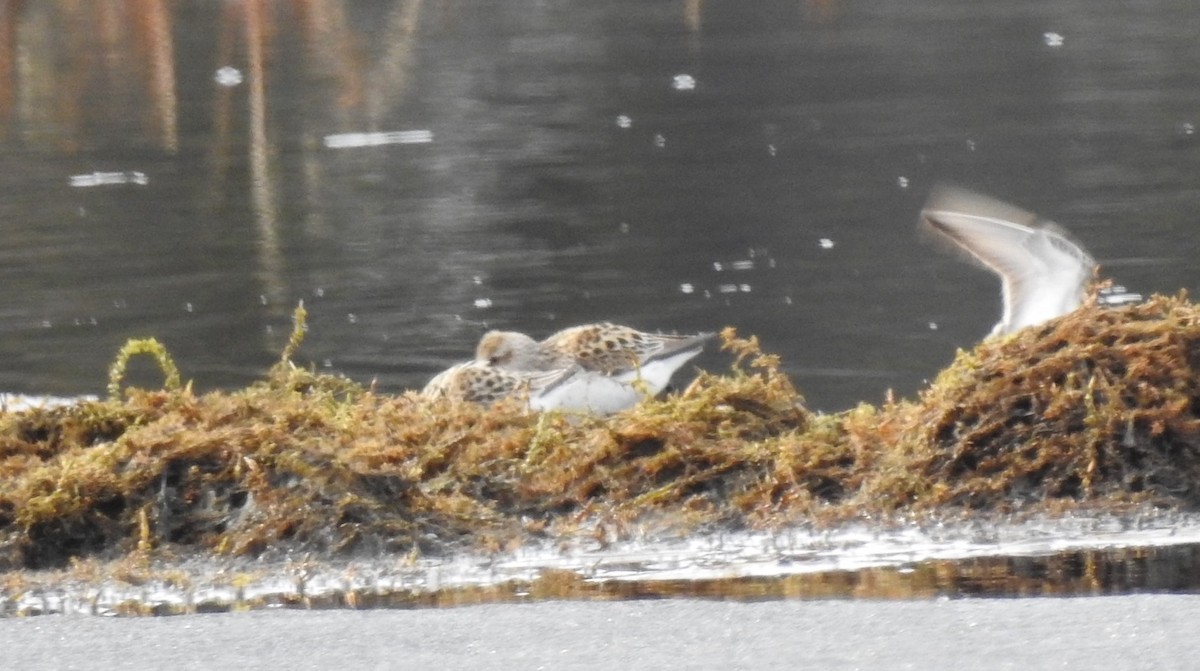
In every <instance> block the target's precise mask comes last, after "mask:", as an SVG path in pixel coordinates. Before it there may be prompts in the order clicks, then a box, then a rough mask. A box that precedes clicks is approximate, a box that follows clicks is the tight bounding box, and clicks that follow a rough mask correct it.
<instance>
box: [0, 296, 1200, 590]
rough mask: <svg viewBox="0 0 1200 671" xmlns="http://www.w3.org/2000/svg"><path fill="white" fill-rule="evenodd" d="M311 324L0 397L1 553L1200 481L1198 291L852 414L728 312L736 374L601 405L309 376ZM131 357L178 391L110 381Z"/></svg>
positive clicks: (1071, 499) (366, 538)
mask: <svg viewBox="0 0 1200 671" xmlns="http://www.w3.org/2000/svg"><path fill="white" fill-rule="evenodd" d="M303 322H304V314H303V311H302V308H301V310H299V311H298V312H297V319H296V324H297V326H296V329H295V332H294V333H293V338H292V341H291V342H290V343H289V345H288V348H287V349H286V350H285V353H284V356H283V357H282V359H281V360H280V361H279V363H277V364H276V365H275V366H274V367H272V369H271V370H270V371H269V372H268V374H267V375H266V378H265V379H264V380H263V381H261V382H259V383H257V384H255V385H253V386H251V387H249V388H247V389H244V390H240V391H236V392H211V393H208V394H203V395H197V394H196V393H194V392H193V390H192V389H191V387H190V385H184V384H181V383H180V382H179V376H178V372H177V371H176V370H175V364H174V362H173V361H171V359H170V357H169V355H168V354H167V353H166V351H165V349H163V348H162V347H161V346H160V345H158V344H157V343H153V342H152V341H135V342H134V343H131V344H130V345H127V347H126V349H125V350H123V351H122V353H121V354H120V355H119V356H118V358H117V364H114V366H113V373H112V383H111V385H110V397H109V398H107V399H106V400H103V401H95V402H82V403H78V404H76V405H73V406H69V407H63V408H54V409H31V410H25V411H22V412H10V413H2V414H0V569H13V568H43V567H55V566H61V565H64V564H65V563H66V562H68V561H69V560H71V559H72V558H79V557H90V558H98V559H114V558H119V557H130V556H151V555H153V556H165V557H170V556H174V555H182V554H195V553H197V552H202V553H210V554H217V555H233V556H252V557H263V558H268V559H269V558H272V557H281V556H283V554H284V553H289V552H296V551H303V552H315V553H320V554H321V555H324V556H335V555H340V554H350V553H379V552H392V553H409V554H412V553H418V554H419V553H445V552H450V551H453V550H455V549H459V548H471V549H476V550H478V549H502V548H507V547H511V546H513V545H515V544H517V543H520V542H523V541H526V540H528V539H530V538H540V539H550V540H553V539H568V538H578V537H580V536H581V535H582V536H585V537H590V538H595V539H596V540H598V541H600V542H602V543H603V542H607V541H609V540H612V539H615V538H621V537H625V536H627V535H630V534H634V533H644V532H646V531H650V532H680V531H689V530H703V529H711V528H721V529H738V528H748V527H749V528H771V527H779V526H783V525H788V524H796V523H812V524H825V523H833V522H836V521H840V520H847V519H851V518H861V517H867V516H869V517H872V518H878V517H879V516H881V515H888V514H892V513H903V514H905V515H909V514H944V513H945V512H947V511H950V512H954V511H983V512H994V511H1011V510H1016V509H1025V510H1035V509H1036V510H1042V511H1045V510H1055V509H1062V508H1064V507H1070V506H1079V505H1085V506H1096V507H1112V506H1122V505H1129V504H1131V503H1142V504H1144V503H1146V502H1150V503H1153V504H1157V505H1161V506H1170V507H1177V508H1193V507H1195V506H1196V504H1197V503H1198V502H1200V495H1198V492H1200V490H1198V489H1197V483H1200V470H1198V469H1200V443H1198V442H1197V441H1198V431H1200V418H1198V417H1197V409H1198V408H1200V402H1198V401H1197V399H1200V388H1198V384H1200V383H1198V380H1200V375H1198V371H1197V368H1196V366H1197V363H1198V357H1200V355H1198V354H1196V353H1197V352H1200V309H1198V308H1197V307H1196V306H1195V305H1193V304H1191V303H1190V302H1188V301H1187V300H1186V298H1185V297H1182V296H1180V297H1177V298H1162V297H1156V298H1154V299H1152V300H1150V301H1148V302H1147V303H1145V304H1143V305H1139V306H1132V307H1127V308H1121V309H1105V308H1101V307H1097V306H1086V307H1085V308H1083V309H1081V310H1079V311H1077V312H1075V313H1073V314H1071V315H1068V316H1066V317H1064V318H1061V319H1058V320H1055V321H1053V322H1051V323H1048V324H1046V325H1044V326H1042V327H1038V328H1034V329H1027V330H1025V331H1022V332H1020V333H1018V334H1015V335H1014V336H1011V337H1008V338H1004V339H997V340H989V341H986V342H984V343H982V344H980V345H979V346H978V347H976V348H975V349H974V350H972V351H970V352H961V353H960V354H959V356H958V358H957V359H956V361H955V362H954V363H953V364H952V365H951V366H950V367H949V368H947V369H946V370H945V371H943V373H942V374H941V375H940V376H939V377H938V379H937V380H936V381H935V382H934V383H933V384H932V385H930V387H929V388H928V389H927V390H926V391H925V392H924V393H923V394H922V395H921V397H920V398H919V399H917V400H916V401H903V402H888V403H886V404H884V405H883V406H881V407H873V406H869V405H862V406H859V407H857V408H854V409H851V410H849V411H847V412H844V413H840V414H836V415H818V414H814V413H812V412H810V411H808V410H807V409H806V408H805V406H804V399H803V398H802V396H801V395H800V394H799V393H798V392H797V390H796V389H795V388H794V387H793V386H792V384H791V382H790V381H789V380H788V378H787V376H786V375H784V374H783V373H782V372H780V369H779V361H778V359H777V357H774V356H771V355H767V354H763V353H762V352H761V351H760V350H759V348H758V344H757V342H756V340H755V339H754V338H750V339H741V338H739V337H738V336H737V334H736V333H734V331H733V330H732V329H727V330H726V332H725V333H723V334H722V335H723V338H724V342H725V348H726V349H727V350H729V351H730V352H731V353H732V354H733V355H734V357H735V362H734V365H733V367H732V369H731V371H730V372H728V373H726V374H722V375H716V374H710V373H701V374H700V375H699V377H698V378H697V379H696V381H695V382H694V383H693V384H692V385H691V386H690V387H689V388H688V389H687V390H686V391H684V392H683V393H681V394H678V395H674V396H669V397H667V398H664V399H661V400H652V401H647V402H645V403H643V404H641V405H639V406H638V407H636V408H634V409H631V410H629V411H626V412H623V413H619V414H617V415H615V416H612V417H608V418H596V417H583V416H573V415H566V414H561V413H544V414H535V413H530V412H528V411H526V410H525V409H524V408H523V407H521V406H520V405H519V404H518V403H516V402H512V403H507V404H505V403H502V404H499V405H497V406H494V407H491V408H484V407H480V406H475V405H469V404H458V403H451V402H448V401H429V400H426V399H422V398H420V397H419V396H418V395H417V394H415V393H411V392H410V393H406V394H403V395H398V396H391V395H382V394H377V393H375V392H374V391H372V390H370V389H366V388H363V387H362V386H360V385H358V384H356V383H354V382H352V381H350V380H347V379H345V378H342V377H337V376H329V375H318V374H315V373H314V372H312V371H310V370H305V369H303V368H298V367H296V366H295V365H293V363H292V361H291V359H292V357H293V356H294V353H295V351H296V349H297V348H298V347H299V345H300V340H301V339H302V336H303V332H304V325H303ZM137 354H149V355H151V356H153V357H154V358H155V359H156V361H157V362H158V363H159V366H160V367H161V368H162V369H163V373H164V377H165V378H166V380H167V382H166V383H165V385H164V389H161V390H150V391H148V390H141V389H129V390H126V391H125V392H124V394H123V395H122V394H121V393H120V385H121V376H122V375H123V373H122V371H123V369H124V365H125V362H126V361H127V359H128V358H129V357H130V356H134V355H137Z"/></svg>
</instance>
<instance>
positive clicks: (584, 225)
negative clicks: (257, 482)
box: [0, 0, 1200, 410]
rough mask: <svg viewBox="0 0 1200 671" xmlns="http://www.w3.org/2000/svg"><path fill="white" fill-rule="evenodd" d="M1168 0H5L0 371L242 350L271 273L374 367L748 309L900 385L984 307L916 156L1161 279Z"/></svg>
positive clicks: (1173, 173)
mask: <svg viewBox="0 0 1200 671" xmlns="http://www.w3.org/2000/svg"><path fill="white" fill-rule="evenodd" d="M1198 28H1200V9H1197V8H1196V7H1195V4H1194V3H1192V2H1188V1H1187V0H1159V1H1151V2H1146V3H1140V4H1139V5H1137V6H1136V7H1132V6H1128V5H1127V4H1125V3H1119V2H1113V1H1111V0H1101V4H1100V5H1099V6H1098V5H1096V4H1095V2H1082V1H1080V0H1066V1H1058V2H1044V1H1036V2H1035V1H1033V0H1030V1H1028V2H1006V3H1002V4H1000V5H995V4H993V5H992V6H987V7H975V6H971V7H966V6H964V5H962V4H961V3H959V2H954V1H953V0H914V1H913V2H905V3H900V4H897V3H892V2H882V1H871V2H856V3H848V2H836V1H833V0H821V1H818V0H811V1H809V2H795V1H794V0H761V1H759V2H755V3H752V4H747V3H743V2H735V1H732V0H725V1H707V2H705V1H703V0H683V1H680V2H658V3H645V2H641V1H639V0H617V1H612V2H604V3H594V2H580V1H575V0H570V1H566V2H558V3H542V2H533V1H521V0H496V1H483V0H471V1H470V2H465V1H453V0H442V1H436V2H435V1H431V2H420V1H419V0H397V1H395V2H373V3H346V2H335V1H332V0H330V1H326V2H319V1H315V0H314V1H310V2H300V3H263V4H262V5H259V4H255V3H242V2H225V3H211V2H202V1H199V0H183V1H180V2H172V3H167V2H161V1H151V2H148V3H82V4H81V3H69V2H53V1H49V2H38V3H23V4H12V3H10V4H8V5H5V6H4V7H3V8H2V9H0V168H2V169H0V240H3V245H0V280H2V281H3V286H4V287H5V289H6V290H5V291H4V292H3V294H2V295H0V336H2V337H0V360H2V361H4V365H3V366H2V367H0V390H4V391H10V392H24V393H50V394H61V395H73V394H83V393H97V392H99V391H100V390H101V389H102V388H103V384H104V381H105V369H106V366H107V364H108V362H109V360H110V358H111V356H112V355H113V353H114V352H115V350H116V349H117V347H118V346H119V345H120V343H122V342H123V341H124V340H126V339H127V338H132V337H145V336H155V337H158V338H160V339H162V340H163V341H164V342H165V343H166V344H167V345H168V347H169V348H170V349H171V351H172V352H173V353H174V354H175V356H176V358H177V359H178V361H179V363H180V366H181V368H182V370H183V373H184V375H185V377H190V378H192V379H194V380H195V382H196V385H197V388H199V389H202V390H203V389H212V388H233V387H237V386H239V385H244V384H246V383H247V382H249V381H251V380H253V379H255V378H256V377H257V376H259V375H260V374H261V372H262V371H263V369H264V368H265V367H266V366H268V365H269V364H270V362H271V361H272V360H273V359H274V358H275V357H276V356H277V355H278V351H279V350H280V348H281V346H282V342H283V338H284V337H285V335H286V332H287V330H288V327H289V315H290V311H291V309H292V308H293V307H294V306H295V304H296V303H297V301H299V300H304V301H305V304H306V305H307V306H308V308H309V309H310V311H311V327H312V330H311V333H310V336H309V338H308V341H307V343H306V345H305V348H304V349H303V350H302V353H301V358H307V360H310V361H312V362H314V363H315V364H316V365H317V366H319V367H321V368H323V369H328V370H331V371H340V372H343V373H345V374H347V375H349V376H350V377H352V378H354V379H356V380H359V381H361V382H364V383H367V382H370V381H372V380H376V381H377V384H378V386H379V388H380V389H381V390H383V391H387V392H399V391H401V390H403V389H406V388H413V387H419V386H420V385H422V384H423V383H424V382H425V381H426V380H427V379H428V378H429V377H430V376H431V375H433V374H434V373H435V372H437V371H438V370H440V369H442V368H444V367H446V366H447V365H449V364H451V363H453V362H455V361H458V360H461V359H464V358H467V357H468V356H469V354H470V352H471V351H472V349H473V345H474V342H475V341H476V339H477V338H478V337H479V335H480V334H481V333H482V332H483V331H484V330H485V329H487V328H492V327H500V328H515V329H520V330H526V331H529V332H531V333H533V334H535V335H544V334H547V333H548V332H551V331H553V330H556V329H558V328H561V327H565V326H568V325H572V324H576V323H581V322H588V321H596V320H603V319H608V320H614V321H618V322H623V323H628V324H631V325H634V326H638V327H641V328H645V329H651V330H654V329H663V330H667V331H680V332H688V331H702V330H715V329H718V328H720V327H722V326H725V325H735V326H737V327H738V328H739V329H740V330H741V332H742V333H744V334H758V335H759V336H760V337H761V339H762V341H763V343H764V345H765V347H766V348H767V349H768V350H771V351H775V352H778V353H780V354H782V355H783V357H784V361H785V367H786V370H787V371H788V372H789V373H791V374H792V375H793V377H794V379H795V381H796V383H797V384H798V386H799V387H800V388H801V389H802V390H803V391H804V392H805V394H806V395H807V397H808V398H809V400H810V402H811V404H812V405H813V406H815V407H817V408H821V409H825V410H837V409H841V408H845V407H849V406H851V405H853V404H854V403H856V402H858V401H860V400H865V401H871V402H877V401H879V400H880V399H881V398H882V397H883V395H884V393H885V391H886V390H887V389H889V388H892V389H895V390H896V391H897V393H900V394H906V395H909V394H913V393H914V392H916V391H917V390H918V389H919V388H920V387H921V385H922V381H923V380H925V379H928V378H930V377H932V376H933V375H934V374H935V373H936V372H937V371H938V370H939V369H940V368H941V367H942V366H943V365H945V364H946V363H947V362H948V361H949V360H950V359H951V357H952V356H953V353H954V351H955V349H956V348H958V347H964V346H969V345H970V344H971V343H973V342H974V341H976V340H977V339H978V338H979V337H981V336H982V335H983V334H985V333H986V332H987V331H988V329H989V327H990V325H991V324H992V323H993V322H994V321H995V320H996V318H997V316H998V314H999V303H998V291H997V285H996V282H995V280H994V278H992V277H991V276H990V275H988V274H986V273H984V272H981V271H979V270H977V269H975V268H972V267H970V266H969V265H967V264H964V263H962V262H961V260H960V259H958V258H955V257H954V256H953V255H949V254H942V253H940V252H939V251H937V250H936V248H934V247H931V246H930V245H928V244H926V243H925V242H923V241H921V240H919V239H918V238H917V236H916V235H915V220H916V216H917V212H918V210H919V209H920V206H921V203H922V201H923V199H924V197H925V194H926V193H927V192H928V189H929V188H930V186H931V185H932V184H933V183H934V182H935V181H939V180H949V181H954V182H957V183H960V184H964V185H967V186H970V187H973V188H976V189H979V190H982V191H985V192H988V193H992V194H995V195H997V196H1000V197H1004V198H1008V199H1011V200H1014V201H1015V202H1017V203H1019V204H1022V205H1024V206H1027V207H1030V208H1033V209H1036V210H1038V211H1040V212H1042V213H1044V214H1046V215H1048V216H1051V217H1053V218H1055V219H1056V220H1058V221H1060V222H1061V223H1063V224H1065V225H1066V226H1068V227H1069V228H1070V229H1071V230H1072V231H1073V232H1074V233H1075V234H1076V236H1077V237H1079V238H1080V239H1081V240H1082V241H1083V242H1084V243H1085V245H1086V246H1088V247H1089V249H1090V250H1091V251H1092V252H1093V253H1094V254H1095V255H1096V256H1097V258H1099V259H1100V260H1101V262H1102V263H1103V264H1104V265H1105V267H1106V268H1107V269H1108V270H1109V271H1110V272H1111V274H1112V275H1114V276H1115V277H1116V278H1117V279H1119V280H1120V281H1121V282H1123V283H1125V284H1127V285H1129V286H1130V287H1131V288H1132V289H1135V290H1138V291H1142V292H1144V293H1150V292H1155V291H1162V292H1174V291H1176V290H1178V289H1179V288H1181V287H1183V288H1189V289H1195V287H1196V286H1197V277H1198V276H1197V273H1196V272H1195V269H1194V267H1193V266H1194V264H1193V263H1192V262H1191V260H1190V257H1191V256H1192V254H1191V251H1190V250H1193V249H1194V248H1195V239H1196V228H1195V215H1194V213H1195V212H1196V211H1197V209H1198V205H1200V188H1198V187H1197V184H1198V182H1197V180H1196V175H1197V174H1198V169H1200V138H1197V136H1196V135H1195V132H1194V129H1195V126H1196V124H1198V123H1200V68H1198V67H1197V66H1198V65H1200V43H1197V41H1196V40H1195V35H1196V33H1197V29H1198ZM369 134H374V135H369ZM346 138H350V139H349V141H347V140H346ZM372 138H373V139H372ZM388 138H391V139H390V140H388ZM402 138H407V140H408V141H401V139H402ZM347 142H348V144H350V145H357V146H346V144H347ZM727 361H728V360H727V358H725V357H722V356H719V355H706V356H705V358H703V359H700V360H698V362H699V363H700V364H701V365H703V366H707V367H715V368H722V367H724V366H726V365H727ZM135 380H136V381H138V382H139V383H143V384H153V383H154V382H155V380H154V377H153V376H152V375H149V374H147V375H144V376H142V377H136V378H135Z"/></svg>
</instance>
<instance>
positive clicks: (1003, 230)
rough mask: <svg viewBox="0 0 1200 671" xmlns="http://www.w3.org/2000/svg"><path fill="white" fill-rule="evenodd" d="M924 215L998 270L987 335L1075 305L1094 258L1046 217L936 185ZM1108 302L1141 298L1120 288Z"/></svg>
mask: <svg viewBox="0 0 1200 671" xmlns="http://www.w3.org/2000/svg"><path fill="white" fill-rule="evenodd" d="M921 216H922V219H923V220H924V221H925V222H926V223H927V224H928V225H929V226H930V227H931V228H932V229H933V230H935V231H937V232H938V233H940V234H942V235H944V236H946V237H947V238H949V239H950V240H952V241H953V242H954V243H955V244H957V245H958V246H959V247H961V248H962V249H963V250H965V251H966V252H967V253H969V254H970V255H971V256H972V257H974V258H975V259H976V260H977V261H979V262H980V263H982V264H983V265H984V266H986V267H987V268H989V269H991V270H992V271H993V272H995V273H996V274H997V275H999V276H1000V282H1001V296H1002V298H1003V303H1004V310H1003V315H1002V316H1001V319H1000V321H999V322H998V323H997V324H996V326H995V327H994V328H993V329H992V331H991V335H1004V334H1008V333H1012V332H1014V331H1017V330H1019V329H1022V328H1025V327H1027V326H1034V325H1037V324H1041V323H1043V322H1046V321H1048V320H1050V319H1054V318H1055V317H1059V316H1062V315H1065V314H1067V313H1069V312H1072V311H1074V310H1076V309H1077V308H1079V306H1080V305H1082V304H1083V301H1084V298H1085V297H1086V292H1087V287H1088V284H1089V282H1091V280H1092V279H1093V278H1094V277H1095V273H1096V262H1095V260H1094V259H1093V258H1092V256H1091V255H1090V254H1088V253H1087V251H1086V250H1084V249H1083V247H1081V246H1080V245H1079V244H1077V243H1076V242H1074V241H1073V240H1071V239H1070V238H1069V237H1068V235H1067V233H1066V231H1064V230H1063V229H1062V228H1060V227H1059V226H1058V225H1056V224H1054V223H1053V222H1050V221H1042V220H1039V219H1038V217H1037V215H1035V214H1033V213H1031V212H1027V211H1025V210H1022V209H1020V208H1018V207H1015V206H1013V205H1009V204H1008V203H1004V202H1002V201H998V200H995V199H993V198H989V197H987V196H983V195H980V194H977V193H973V192H971V191H967V190H964V189H957V188H950V187H940V188H937V189H935V190H934V192H933V194H932V195H931V196H930V198H929V202H928V203H926V205H925V209H924V210H922V212H921ZM1102 300H1103V302H1105V303H1109V304H1121V303H1127V302H1134V301H1137V300H1141V296H1140V295H1137V294H1130V293H1126V292H1124V290H1123V288H1121V289H1119V291H1116V292H1109V293H1108V294H1107V296H1106V297H1104V298H1102Z"/></svg>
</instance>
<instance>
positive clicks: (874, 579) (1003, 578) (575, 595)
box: [0, 516, 1200, 616]
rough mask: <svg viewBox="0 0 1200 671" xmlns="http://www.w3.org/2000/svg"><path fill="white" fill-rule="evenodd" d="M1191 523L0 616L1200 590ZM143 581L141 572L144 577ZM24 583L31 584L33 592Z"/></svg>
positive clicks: (730, 554)
mask: <svg viewBox="0 0 1200 671" xmlns="http://www.w3.org/2000/svg"><path fill="white" fill-rule="evenodd" d="M1198 532H1200V527H1198V526H1197V525H1196V522H1195V520H1194V519H1189V518H1186V517H1178V516H1177V517H1171V518H1167V517H1164V518H1161V519H1156V520H1155V519H1151V520H1150V521H1148V522H1145V523H1144V524H1140V525H1139V524H1131V523H1130V522H1129V521H1121V520H1117V519H1107V518H1094V519H1088V518H1074V519H1066V520H1057V521H1053V522H1049V523H1047V522H1044V521H1043V522H1038V521H1035V520H1030V521H1026V522H1024V523H1022V524H1019V525H1005V524H1000V525H996V526H974V527H969V526H968V527H956V526H953V525H950V526H946V527H939V528H938V529H936V530H916V529H911V528H909V529H901V530H898V531H891V532H888V531H881V530H878V529H875V530H854V529H845V530H840V531H832V532H827V533H805V532H799V531H797V532H792V533H784V534H778V535H773V534H772V535H768V534H738V533H734V534H724V535H721V536H711V535H710V536H706V537H696V538H690V539H681V540H678V541H656V542H640V543H628V544H619V545H616V546H613V547H608V548H601V549H595V550H584V549H579V548H577V549H566V550H563V549H555V550H546V549H540V550H539V549H528V550H521V551H517V552H514V553H501V554H496V555H491V556H486V557H481V556H469V555H467V556H457V557H453V558H448V559H417V558H412V557H405V558H400V559H387V558H374V559H366V560H363V561H357V562H349V563H346V564H343V565H329V564H321V563H320V562H317V561H313V560H309V559H305V560H304V561H301V562H297V563H294V564H286V565H282V566H280V565H276V566H271V565H259V564H256V565H254V566H253V567H248V566H240V567H236V568H231V567H229V566H207V567H205V566H200V565H196V564H192V565H188V566H186V567H175V568H172V569H170V570H168V571H166V572H165V575H164V576H160V577H155V576H154V575H153V573H152V572H149V573H147V574H146V575H140V574H139V573H138V571H134V572H133V573H132V574H131V573H130V569H129V568H128V567H125V568H118V569H116V570H115V571H114V575H115V576H116V577H112V578H107V579H104V578H99V577H98V576H99V575H101V574H102V573H103V572H102V571H100V570H98V568H97V567H95V566H92V567H90V568H88V569H86V570H85V571H83V573H84V576H83V577H82V582H81V580H80V579H77V578H67V579H63V578H54V577H52V574H51V575H50V576H47V575H37V574H33V575H28V576H25V577H24V578H17V577H15V576H14V579H13V581H11V583H10V584H9V585H8V586H7V587H4V588H2V589H0V616H5V615H39V614H49V613H75V614H89V615H115V614H127V615H172V614H183V613H197V612H227V611H231V610H232V611H241V610H249V609H256V608H281V607H282V608H304V609H325V608H412V607H450V606H465V605H474V604H480V603H498V602H500V603H517V602H528V601H539V600H547V599H599V600H610V599H659V598H671V597H688V598H706V599H731V600H764V599H830V598H835V599H845V598H861V599H914V598H921V599H928V598H964V597H1015V596H1095V595H1104V594H1131V593H1142V592H1200V544H1198V543H1196V538H1197V535H1198ZM143 571H144V569H143ZM22 580H26V581H29V582H28V583H26V582H22Z"/></svg>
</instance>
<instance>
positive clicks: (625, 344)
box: [475, 322, 716, 413]
mask: <svg viewBox="0 0 1200 671" xmlns="http://www.w3.org/2000/svg"><path fill="white" fill-rule="evenodd" d="M715 336H716V334H715V333H700V334H697V335H686V336H677V335H663V334H657V333H645V332H643V331H638V330H637V329H634V328H630V327H628V326H619V325H617V324H611V323H608V322H604V323H599V324H585V325H583V326H575V327H572V328H568V329H564V330H562V331H559V332H558V333H555V334H553V335H551V336H550V337H548V338H546V339H545V340H543V341H541V342H538V341H536V340H534V339H533V338H531V337H529V336H527V335H525V334H524V333H518V332H515V331H490V332H488V333H486V334H484V336H483V338H481V339H480V341H479V346H478V348H476V351H475V359H476V361H479V362H483V363H487V364H488V365H490V366H494V367H496V368H501V369H504V370H509V371H514V372H533V371H549V370H557V369H561V368H569V367H571V366H576V367H578V368H579V369H581V370H582V371H583V372H584V375H582V376H580V378H579V379H578V380H574V381H573V382H572V385H573V390H572V391H573V392H575V393H578V394H579V395H580V398H581V402H583V403H585V404H586V405H588V406H589V407H590V408H591V409H592V410H593V411H594V412H600V413H609V412H616V411H617V410H620V409H623V408H627V407H630V406H632V405H633V404H635V403H637V401H638V400H639V399H641V398H642V397H644V396H654V395H657V394H658V393H659V392H661V391H662V390H663V389H665V388H666V387H667V384H668V383H669V382H670V380H671V376H672V375H673V374H674V373H675V371H677V370H678V369H679V368H680V367H681V366H682V365H683V364H685V363H687V362H688V361H690V360H691V359H692V358H694V357H695V356H696V355H698V354H700V352H701V351H702V350H703V349H704V345H705V343H707V342H708V341H709V340H712V339H713V338H714V337H715Z"/></svg>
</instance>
